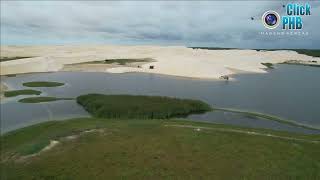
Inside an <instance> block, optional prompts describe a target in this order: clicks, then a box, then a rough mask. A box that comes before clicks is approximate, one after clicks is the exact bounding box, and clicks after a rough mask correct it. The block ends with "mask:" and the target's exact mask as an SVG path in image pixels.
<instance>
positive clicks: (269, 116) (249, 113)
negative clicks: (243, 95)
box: [213, 108, 320, 130]
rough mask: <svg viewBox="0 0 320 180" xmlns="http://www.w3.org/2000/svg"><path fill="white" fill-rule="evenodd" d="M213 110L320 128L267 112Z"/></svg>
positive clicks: (303, 126)
mask: <svg viewBox="0 0 320 180" xmlns="http://www.w3.org/2000/svg"><path fill="white" fill-rule="evenodd" d="M213 110H217V111H227V112H235V113H242V114H245V115H248V116H251V117H259V118H263V119H267V120H272V121H277V122H280V123H283V124H288V125H292V126H296V127H302V128H306V129H312V130H320V128H317V127H313V126H308V125H306V124H301V123H298V122H295V121H291V120H287V119H283V118H281V117H277V116H274V115H269V114H263V113H259V112H251V111H244V110H238V109H231V108H213Z"/></svg>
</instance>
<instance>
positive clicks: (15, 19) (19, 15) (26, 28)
mask: <svg viewBox="0 0 320 180" xmlns="http://www.w3.org/2000/svg"><path fill="white" fill-rule="evenodd" d="M286 2H288V1H282V2H278V1H225V2H221V1H137V2H135V1H120V2H116V1H95V2H92V1H1V45H4V44H10V45H29V44H37V45H41V44H130V45H134V44H137V45H141V44H159V45H185V46H210V47H237V48H320V29H319V28H320V23H319V19H320V2H319V1H311V2H310V4H311V5H312V9H311V13H312V15H311V16H309V17H303V23H304V28H303V30H302V31H305V32H308V33H309V35H308V36H289V35H285V36H264V35H261V34H260V33H259V32H261V31H264V32H265V31H267V29H265V28H264V26H263V25H262V23H261V16H262V14H263V13H264V12H265V11H267V10H275V11H277V12H279V13H280V14H283V13H284V9H283V7H282V5H283V4H286ZM290 2H292V1H290ZM299 3H304V2H302V1H299ZM251 17H254V20H251V19H250V18H251ZM276 31H281V29H278V30H276Z"/></svg>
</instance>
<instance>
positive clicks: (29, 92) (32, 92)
mask: <svg viewBox="0 0 320 180" xmlns="http://www.w3.org/2000/svg"><path fill="white" fill-rule="evenodd" d="M40 94H41V91H37V90H33V89H22V90H12V91H5V92H4V96H5V97H15V96H19V95H40Z"/></svg>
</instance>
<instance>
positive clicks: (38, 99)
mask: <svg viewBox="0 0 320 180" xmlns="http://www.w3.org/2000/svg"><path fill="white" fill-rule="evenodd" d="M59 100H73V98H57V97H48V96H42V97H28V98H23V99H19V102H21V103H42V102H51V101H59Z"/></svg>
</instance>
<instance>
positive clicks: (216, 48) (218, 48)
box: [190, 47, 238, 50]
mask: <svg viewBox="0 0 320 180" xmlns="http://www.w3.org/2000/svg"><path fill="white" fill-rule="evenodd" d="M190 48H192V49H207V50H234V49H238V48H221V47H190Z"/></svg>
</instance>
